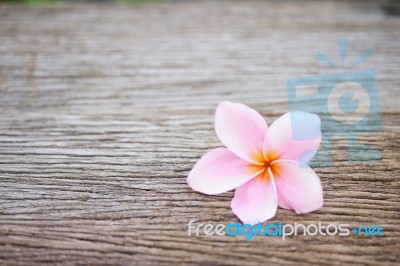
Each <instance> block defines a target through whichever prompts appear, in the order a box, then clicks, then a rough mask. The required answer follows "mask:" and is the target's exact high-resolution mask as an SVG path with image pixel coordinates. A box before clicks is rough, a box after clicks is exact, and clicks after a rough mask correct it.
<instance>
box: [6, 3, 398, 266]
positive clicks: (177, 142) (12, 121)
mask: <svg viewBox="0 0 400 266" xmlns="http://www.w3.org/2000/svg"><path fill="white" fill-rule="evenodd" d="M387 5H388V4H387V3H384V2H366V3H361V2H353V3H346V2H336V3H335V2H326V1H324V2H317V1H312V2H297V1H296V2H287V1H284V2H275V1H274V2H270V3H268V2H263V1H256V2H244V1H233V2H229V3H228V2H203V1H200V2H173V3H154V4H137V5H129V6H121V5H119V6H118V5H117V6H114V5H95V4H80V5H73V4H56V5H50V6H20V5H7V4H4V3H3V4H1V5H0V113H1V118H0V264H2V265H14V264H15V265H16V264H20V265H43V264H66V265H68V264H81V265H89V264H101V265H104V264H118V265H129V264H136V265H157V264H161V265H164V264H173V265H176V264H180V263H182V264H194V263H195V264H204V265H215V264H230V265H245V264H248V265H257V264H263V265H290V264H291V265H299V264H307V265H325V264H330V265H347V264H350V263H354V264H356V265H399V262H400V255H399V250H400V232H399V218H400V215H399V211H400V208H399V189H400V181H399V173H400V171H399V157H398V150H399V147H400V141H399V139H400V138H399V137H400V127H399V126H400V118H399V113H400V107H399V100H400V98H399V92H400V89H399V88H400V79H399V70H400V31H399V28H400V20H399V17H398V16H396V12H388V13H391V15H390V14H388V13H385V12H384V11H383V9H382V6H386V10H389V11H390V10H392V9H391V7H390V3H389V6H387ZM339 38H346V39H347V40H348V41H349V48H348V53H349V61H352V60H355V59H356V58H357V57H358V56H359V55H360V54H361V53H362V52H363V51H365V50H367V49H372V50H373V52H374V56H373V57H372V58H371V59H369V60H367V61H366V62H365V63H363V64H362V65H361V66H360V69H363V68H374V69H375V70H376V72H377V75H378V86H379V90H380V92H379V93H380V98H381V101H380V102H381V111H382V121H383V131H382V132H380V133H377V134H373V135H366V136H364V137H362V140H363V141H364V142H365V143H370V144H373V145H376V146H377V147H378V148H379V149H381V150H382V161H381V162H379V163H378V164H365V163H364V164H362V163H360V164H349V163H348V162H346V160H345V159H346V157H345V139H343V138H342V139H340V138H339V139H338V140H337V141H336V142H335V143H336V144H335V151H334V157H335V159H336V161H335V165H334V167H332V168H322V167H318V162H316V166H317V167H316V168H315V171H316V172H317V173H318V175H319V176H320V178H321V181H322V184H323V187H324V195H325V206H324V207H323V208H322V209H320V210H318V211H316V212H314V213H311V214H306V215H301V216H299V215H296V214H294V213H293V212H291V211H286V210H281V209H279V210H278V212H277V215H276V217H275V218H274V219H273V220H271V222H277V221H282V222H284V223H293V222H295V221H297V222H302V223H305V224H307V223H313V222H319V221H321V222H327V223H349V224H350V225H351V226H359V225H363V224H366V225H380V226H382V227H383V228H384V232H385V235H384V237H380V238H378V237H376V238H373V237H361V238H360V237H355V236H352V235H351V236H349V237H312V238H311V237H304V236H299V237H294V238H289V239H287V240H286V241H282V240H280V239H278V238H272V237H270V238H263V237H256V238H254V239H253V240H252V241H245V240H244V239H243V238H240V237H229V236H223V237H215V236H214V237H205V236H201V237H193V236H192V237H189V236H187V223H188V222H189V220H191V219H196V220H197V223H200V222H203V223H214V224H217V223H224V224H227V223H229V222H234V221H237V218H236V217H235V216H234V215H233V213H232V212H231V209H230V201H231V198H232V196H233V192H228V193H225V194H222V195H218V196H206V195H202V194H200V193H196V192H194V191H192V190H191V189H190V188H189V187H188V186H187V185H186V180H185V179H186V177H187V174H188V173H189V171H190V169H191V168H192V166H193V165H194V163H195V162H196V161H197V160H198V159H199V158H200V156H201V155H202V154H204V153H205V152H206V151H207V150H209V149H211V148H214V147H219V146H221V143H220V142H219V140H218V139H217V137H216V135H215V133H214V128H213V119H214V118H213V113H214V111H215V108H216V106H217V104H218V103H219V102H220V101H223V100H230V101H236V102H242V103H245V104H247V105H249V106H251V107H253V108H255V109H257V110H258V111H259V112H261V113H262V115H263V116H264V117H265V118H266V120H267V121H268V122H269V123H270V122H272V121H273V120H274V119H276V118H277V117H279V116H280V115H282V114H283V113H285V112H287V111H288V105H287V96H286V89H285V86H286V85H285V83H286V80H287V79H288V78H292V77H297V76H306V75H316V74H324V73H332V72H337V71H340V70H338V69H329V68H327V67H325V66H323V65H322V64H320V63H318V62H316V61H315V59H314V54H315V52H316V51H318V50H321V51H323V52H324V53H326V54H327V55H328V56H329V58H330V59H332V60H333V61H335V62H339V60H340V59H339V58H340V57H339V51H338V48H337V40H338V39H339Z"/></svg>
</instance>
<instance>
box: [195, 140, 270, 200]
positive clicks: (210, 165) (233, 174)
mask: <svg viewBox="0 0 400 266" xmlns="http://www.w3.org/2000/svg"><path fill="white" fill-rule="evenodd" d="M262 171H263V168H262V167H261V166H255V165H252V164H250V163H248V162H246V161H244V160H243V159H241V158H239V157H237V156H236V155H235V154H233V153H232V152H230V151H229V150H228V149H227V148H217V149H214V150H211V151H209V152H208V153H206V154H205V155H204V156H203V157H202V158H201V159H200V160H199V161H198V162H197V163H196V164H195V166H194V167H193V169H192V171H191V172H190V173H189V176H188V178H187V182H188V185H189V186H190V187H191V188H192V189H194V190H196V191H199V192H202V193H205V194H210V195H213V194H219V193H223V192H226V191H228V190H231V189H235V188H237V187H239V186H241V185H242V184H244V183H246V182H247V181H249V180H250V179H252V178H253V177H255V176H257V175H258V174H259V173H261V172H262Z"/></svg>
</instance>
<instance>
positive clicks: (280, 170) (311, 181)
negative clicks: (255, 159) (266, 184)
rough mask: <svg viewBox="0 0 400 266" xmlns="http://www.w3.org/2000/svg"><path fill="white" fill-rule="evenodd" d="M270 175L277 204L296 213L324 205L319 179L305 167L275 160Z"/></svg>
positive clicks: (293, 162)
mask: <svg viewBox="0 0 400 266" xmlns="http://www.w3.org/2000/svg"><path fill="white" fill-rule="evenodd" d="M271 169H272V175H273V177H274V180H275V184H276V190H277V193H278V204H279V206H280V207H282V208H284V209H289V210H294V211H296V213H307V212H312V211H315V210H316V209H319V208H321V207H322V205H323V204H324V198H323V194H322V186H321V181H320V180H319V177H318V176H317V174H315V172H314V171H313V170H312V169H311V168H310V167H308V166H307V165H305V164H303V163H300V162H296V161H291V160H277V161H274V162H272V163H271Z"/></svg>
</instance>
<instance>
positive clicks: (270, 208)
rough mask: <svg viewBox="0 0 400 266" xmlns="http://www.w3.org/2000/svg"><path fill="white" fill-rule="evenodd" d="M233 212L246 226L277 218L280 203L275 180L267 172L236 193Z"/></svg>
mask: <svg viewBox="0 0 400 266" xmlns="http://www.w3.org/2000/svg"><path fill="white" fill-rule="evenodd" d="M231 207H232V211H233V213H234V214H236V216H238V217H239V219H240V220H241V221H242V222H243V223H244V224H251V225H254V224H257V223H258V222H264V221H266V220H268V219H271V218H272V217H274V216H275V213H276V210H277V207H278V203H277V195H276V189H275V184H274V180H273V178H270V177H269V174H268V173H266V172H265V171H264V172H263V174H261V175H258V176H257V177H256V178H253V179H252V180H250V181H249V182H247V183H246V184H244V185H243V186H241V187H239V188H237V189H236V191H235V196H234V198H233V200H232V203H231Z"/></svg>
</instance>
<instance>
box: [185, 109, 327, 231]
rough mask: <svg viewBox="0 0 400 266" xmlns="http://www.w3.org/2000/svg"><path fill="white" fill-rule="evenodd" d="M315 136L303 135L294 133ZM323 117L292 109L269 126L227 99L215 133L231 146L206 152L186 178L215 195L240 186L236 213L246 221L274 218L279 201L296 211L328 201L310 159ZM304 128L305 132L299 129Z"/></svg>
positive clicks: (233, 205) (309, 209)
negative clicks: (294, 127) (310, 164)
mask: <svg viewBox="0 0 400 266" xmlns="http://www.w3.org/2000/svg"><path fill="white" fill-rule="evenodd" d="M294 119H295V120H296V121H295V122H296V125H299V124H300V125H301V126H300V127H296V130H297V131H299V132H298V134H301V135H306V136H313V138H305V139H300V140H299V139H298V138H297V136H296V134H297V132H293V131H294V130H293V126H292V125H293V121H294ZM320 127H321V121H320V119H319V117H318V116H317V115H315V114H311V113H306V112H291V113H287V114H285V115H283V116H281V117H280V118H279V119H277V120H276V121H275V122H274V123H272V124H271V126H270V127H269V128H268V126H267V123H266V122H265V120H264V118H263V117H262V116H261V115H260V114H259V113H258V112H256V111H255V110H253V109H251V108H250V107H248V106H246V105H244V104H240V103H231V102H222V103H220V104H219V105H218V108H217V111H216V113H215V131H216V133H217V135H218V137H219V139H220V140H221V142H222V143H223V144H224V145H225V146H226V148H225V147H223V148H216V149H213V150H211V151H209V152H208V153H206V154H205V155H204V156H203V157H202V158H201V159H200V160H199V161H198V162H197V163H196V164H195V166H194V167H193V169H192V171H191V172H190V174H189V176H188V178H187V182H188V185H189V186H190V187H191V188H192V189H194V190H196V191H199V192H202V193H205V194H209V195H214V194H220V193H223V192H226V191H229V190H232V189H236V191H235V196H234V198H233V200H232V203H231V208H232V211H233V213H235V214H236V215H237V216H238V217H239V218H240V220H241V221H242V222H243V223H245V224H252V225H254V224H257V223H258V222H264V221H266V220H268V219H271V218H272V217H274V216H275V213H276V211H277V208H278V205H279V206H280V207H281V208H284V209H289V210H294V211H295V212H296V213H308V212H312V211H314V210H316V209H318V208H321V207H322V205H323V194H322V186H321V182H320V180H319V178H318V176H317V175H316V174H315V173H314V171H313V170H312V169H311V168H310V167H308V166H307V165H306V164H305V163H307V162H308V161H309V160H310V159H311V158H312V157H313V156H314V154H315V153H316V150H317V149H318V146H319V144H320V142H321V129H320ZM300 131H301V132H300Z"/></svg>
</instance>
